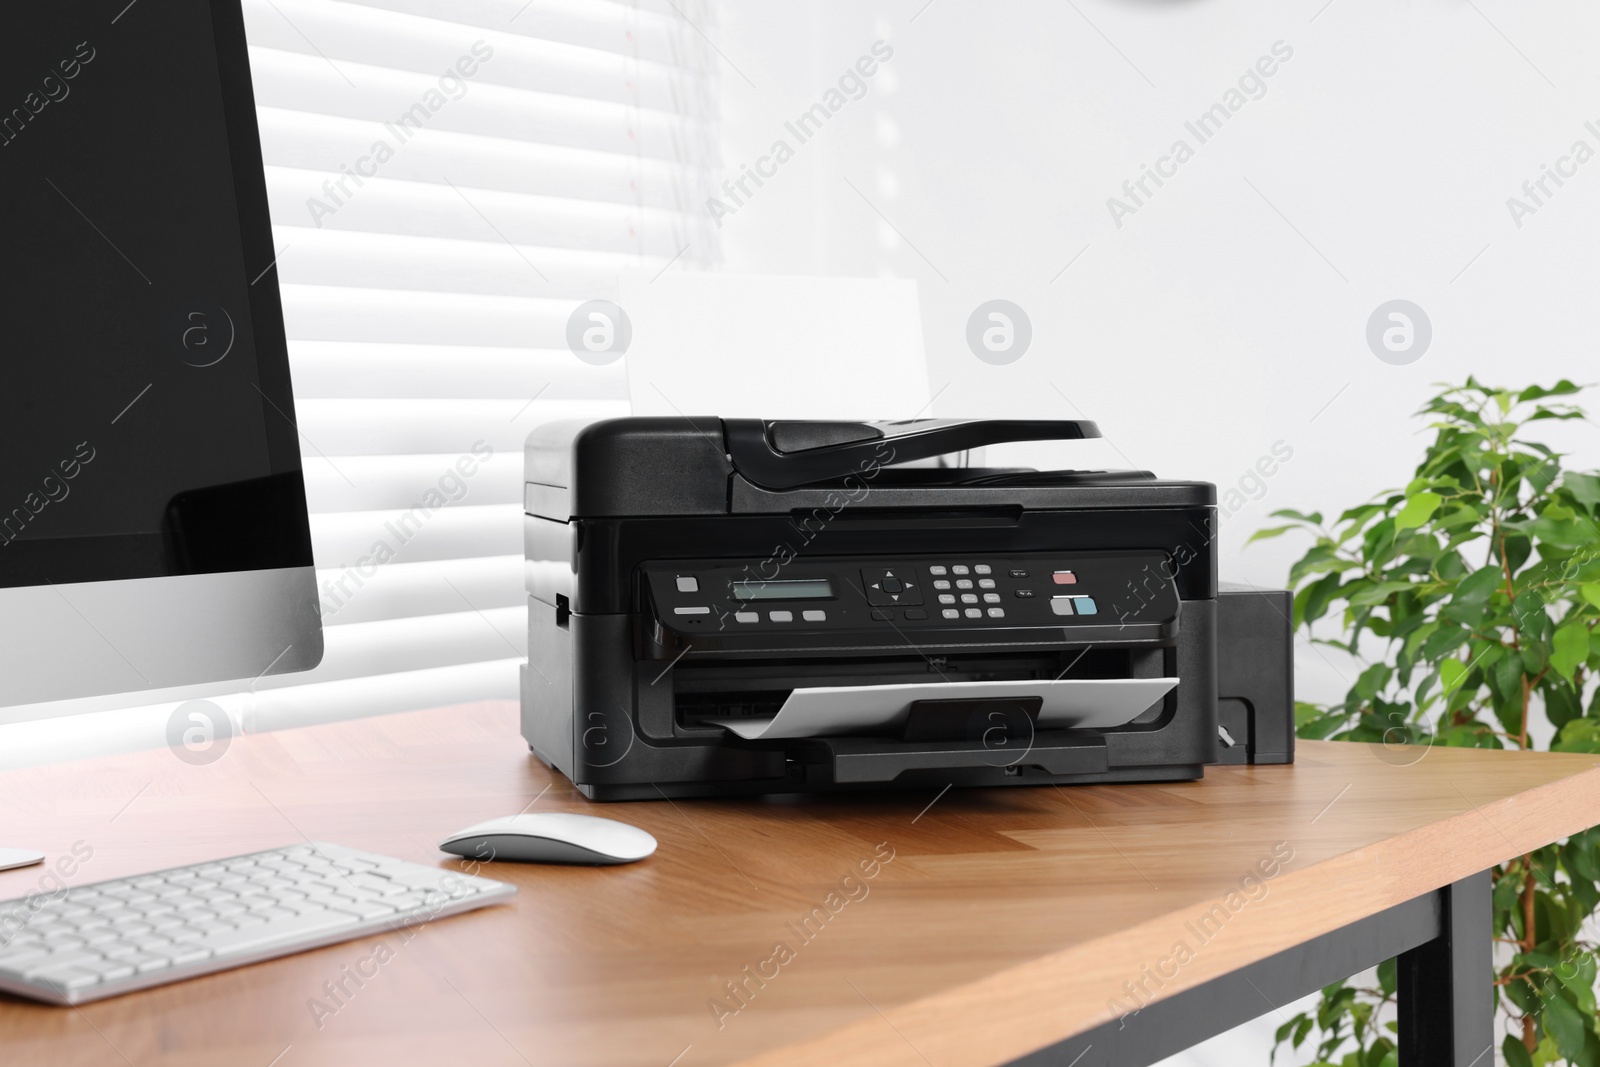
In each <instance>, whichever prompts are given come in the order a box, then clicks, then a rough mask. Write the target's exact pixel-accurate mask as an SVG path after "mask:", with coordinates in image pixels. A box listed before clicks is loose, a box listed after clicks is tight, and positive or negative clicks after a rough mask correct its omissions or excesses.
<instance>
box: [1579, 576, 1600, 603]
mask: <svg viewBox="0 0 1600 1067" xmlns="http://www.w3.org/2000/svg"><path fill="white" fill-rule="evenodd" d="M1578 593H1579V594H1580V595H1581V596H1582V597H1583V599H1585V600H1587V601H1588V602H1589V603H1591V604H1593V605H1594V606H1595V607H1597V608H1600V582H1584V583H1583V584H1582V585H1580V586H1578Z"/></svg>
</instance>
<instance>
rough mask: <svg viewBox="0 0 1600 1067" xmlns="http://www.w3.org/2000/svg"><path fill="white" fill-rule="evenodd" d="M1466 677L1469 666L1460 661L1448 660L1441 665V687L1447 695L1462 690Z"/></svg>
mask: <svg viewBox="0 0 1600 1067" xmlns="http://www.w3.org/2000/svg"><path fill="white" fill-rule="evenodd" d="M1466 677H1467V665H1466V664H1465V663H1462V662H1461V661H1460V660H1458V659H1447V660H1445V661H1444V662H1442V663H1440V664H1439V687H1440V688H1441V689H1442V690H1444V692H1445V694H1446V695H1448V694H1450V693H1451V692H1453V691H1454V690H1456V689H1459V688H1461V683H1462V682H1463V681H1465V680H1466Z"/></svg>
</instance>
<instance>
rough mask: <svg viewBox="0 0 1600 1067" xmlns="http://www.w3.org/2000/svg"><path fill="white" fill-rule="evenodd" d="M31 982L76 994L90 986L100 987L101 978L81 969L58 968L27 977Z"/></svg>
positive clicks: (92, 972)
mask: <svg viewBox="0 0 1600 1067" xmlns="http://www.w3.org/2000/svg"><path fill="white" fill-rule="evenodd" d="M24 977H25V978H27V979H28V980H29V981H33V982H38V983H39V984H41V985H45V986H49V987H50V988H52V989H57V990H60V991H61V992H63V993H74V992H77V991H78V990H80V989H87V988H88V987H89V986H92V985H98V984H99V983H100V976H99V975H98V974H96V973H95V972H94V971H86V970H84V969H83V968H81V967H56V968H52V969H50V970H45V971H38V972H36V973H34V974H29V975H25V976H24Z"/></svg>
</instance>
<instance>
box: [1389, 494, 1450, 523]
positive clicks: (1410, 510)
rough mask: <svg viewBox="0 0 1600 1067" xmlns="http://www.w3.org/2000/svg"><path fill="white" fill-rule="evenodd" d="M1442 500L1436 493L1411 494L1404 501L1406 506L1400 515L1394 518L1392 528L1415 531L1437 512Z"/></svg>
mask: <svg viewBox="0 0 1600 1067" xmlns="http://www.w3.org/2000/svg"><path fill="white" fill-rule="evenodd" d="M1443 499H1444V498H1443V497H1441V496H1440V495H1439V494H1438V493H1427V492H1424V493H1416V494H1413V495H1412V496H1411V497H1410V498H1409V499H1408V500H1407V501H1406V506H1405V507H1403V508H1401V509H1400V514H1399V515H1396V516H1395V520H1394V528H1395V529H1396V530H1414V529H1416V528H1417V527H1418V526H1421V525H1422V524H1423V523H1425V522H1427V521H1428V520H1429V519H1430V518H1432V517H1433V513H1434V512H1435V511H1438V510H1439V502H1440V501H1441V500H1443Z"/></svg>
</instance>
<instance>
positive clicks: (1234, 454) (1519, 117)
mask: <svg viewBox="0 0 1600 1067" xmlns="http://www.w3.org/2000/svg"><path fill="white" fill-rule="evenodd" d="M913 17H914V21H913ZM880 38H881V39H883V40H886V41H887V42H889V43H890V44H891V45H892V47H893V48H894V56H893V58H892V60H890V61H889V62H888V63H886V64H884V66H883V68H882V70H881V71H880V72H879V73H878V74H876V75H874V77H873V78H872V79H871V81H870V83H869V86H868V89H867V92H866V95H865V96H864V97H863V98H862V99H859V100H852V101H851V102H849V103H848V104H846V105H845V106H844V107H843V108H841V109H840V111H839V112H838V114H837V115H835V116H834V117H833V118H831V119H830V120H829V122H828V123H827V125H826V126H825V127H824V128H823V130H822V131H821V132H820V133H819V134H818V135H817V136H816V137H815V138H813V139H812V140H810V141H808V142H806V143H805V144H796V143H795V139H794V138H793V136H792V135H786V133H785V130H784V128H783V122H784V120H786V119H791V118H793V117H794V116H795V115H798V114H799V113H800V112H801V111H803V110H804V109H805V108H806V107H808V106H809V105H810V104H811V103H812V102H814V101H816V100H818V99H819V98H820V97H821V96H822V94H823V92H824V91H825V90H826V89H827V88H828V87H829V86H830V85H832V84H833V82H834V79H835V78H837V76H838V74H839V72H841V71H843V70H844V69H845V68H846V67H847V66H848V65H850V64H851V63H853V62H854V61H855V59H856V57H858V56H860V55H863V54H866V53H867V52H868V51H869V48H870V46H871V44H872V42H873V41H874V40H876V39H880ZM717 40H718V46H719V48H720V50H721V51H722V53H723V54H724V55H725V57H726V60H727V63H726V65H725V66H724V67H723V71H722V79H723V80H722V91H723V96H724V128H723V138H722V140H723V153H724V163H725V164H726V165H727V166H728V168H729V169H730V170H733V171H735V172H737V170H738V166H739V164H740V163H741V162H745V163H752V164H753V163H754V162H755V161H756V160H757V159H758V157H760V156H761V155H763V154H764V153H766V152H767V151H768V149H769V146H770V145H771V143H772V141H773V140H774V139H775V138H779V137H786V139H788V140H789V141H790V143H791V146H792V147H794V148H795V155H794V158H793V159H792V160H790V161H788V162H786V163H784V164H783V165H782V166H781V167H779V168H778V173H777V175H776V176H775V177H773V178H771V179H770V180H768V181H767V182H766V184H765V185H763V186H762V187H761V188H760V189H759V190H756V191H755V195H753V196H751V197H749V199H748V200H747V202H746V203H745V204H744V205H743V206H741V207H738V208H737V210H736V211H735V212H734V213H733V214H731V215H728V216H726V217H724V218H723V219H722V226H721V229H720V236H721V239H722V242H723V248H724V252H725V254H726V257H727V269H730V270H736V271H749V272H772V273H819V274H846V275H849V274H854V275H876V274H889V275H894V276H899V277H910V278H915V279H917V281H918V282H919V286H920V291H921V298H922V307H923V332H924V335H925V338H926V341H927V345H928V349H929V358H930V362H931V378H932V385H933V388H934V390H936V391H937V390H939V389H940V388H941V386H945V385H946V384H947V383H948V388H947V389H945V391H944V392H943V393H942V394H940V397H939V400H938V401H937V403H936V404H935V408H934V410H935V413H936V414H938V415H940V416H955V415H999V414H1029V415H1036V416H1044V417H1074V416H1076V415H1078V414H1079V413H1080V412H1081V413H1082V414H1083V415H1084V416H1086V417H1089V418H1093V419H1095V420H1097V421H1098V422H1099V423H1100V425H1101V427H1102V428H1103V430H1104V431H1105V433H1106V435H1107V438H1108V442H1107V443H1102V444H1101V445H1098V446H1088V447H1085V448H1083V449H1082V450H1081V452H1075V453H1072V454H1070V455H1069V456H1064V455H1063V454H1061V453H1057V454H1056V458H1057V460H1058V461H1059V462H1060V463H1061V464H1062V465H1099V464H1100V463H1107V464H1110V465H1116V466H1127V465H1129V463H1131V464H1134V465H1137V466H1140V467H1144V468H1148V469H1151V470H1154V471H1156V472H1157V473H1158V474H1161V475H1164V476H1171V477H1190V478H1203V479H1207V480H1211V481H1214V482H1217V483H1218V484H1219V486H1227V485H1229V484H1236V483H1237V482H1238V481H1239V479H1240V478H1241V477H1243V476H1245V475H1246V474H1247V472H1248V471H1249V470H1250V469H1251V468H1252V466H1253V465H1254V464H1255V463H1256V461H1257V459H1258V458H1259V457H1261V456H1262V455H1264V454H1266V453H1268V452H1269V451H1270V450H1271V448H1272V446H1273V445H1274V443H1275V442H1280V441H1281V442H1284V443H1285V444H1286V445H1287V446H1288V447H1289V448H1291V449H1292V450H1293V456H1292V458H1291V459H1290V460H1289V461H1288V462H1286V463H1284V464H1282V466H1281V468H1280V469H1279V470H1278V471H1277V472H1276V473H1275V474H1274V475H1273V476H1272V477H1271V478H1270V479H1268V480H1267V482H1266V489H1265V492H1264V494H1262V495H1261V498H1260V499H1256V500H1252V501H1250V502H1249V503H1247V504H1246V505H1245V506H1244V507H1242V508H1240V509H1239V510H1238V512H1237V513H1236V514H1234V515H1233V516H1231V517H1230V518H1229V519H1228V521H1226V522H1225V523H1224V527H1223V534H1222V540H1221V552H1222V558H1223V570H1224V574H1225V576H1231V577H1236V578H1243V579H1247V580H1250V581H1253V582H1256V583H1260V584H1266V585H1270V584H1276V583H1281V582H1282V580H1283V578H1284V575H1285V572H1286V570H1287V566H1288V563H1289V561H1290V560H1291V559H1293V558H1294V556H1295V554H1296V550H1297V548H1299V547H1301V546H1300V545H1299V544H1297V543H1296V542H1294V541H1291V540H1282V541H1274V542H1267V543H1265V544H1259V545H1257V546H1255V547H1253V548H1251V549H1249V550H1248V551H1245V550H1243V547H1242V546H1243V543H1244V540H1245V538H1246V537H1247V536H1248V535H1249V533H1250V532H1251V531H1253V530H1254V529H1256V528H1258V527H1259V526H1262V525H1265V524H1267V515H1268V512H1270V511H1271V510H1272V509H1274V508H1278V507H1296V508H1302V509H1311V508H1322V509H1324V510H1329V509H1332V510H1338V509H1340V508H1342V507H1344V506H1347V505H1349V504H1352V503H1355V502H1358V501H1361V500H1363V499H1365V498H1367V497H1368V496H1370V495H1372V494H1373V493H1375V492H1378V491H1380V490H1383V489H1385V488H1389V487H1396V486H1401V485H1403V484H1404V483H1405V482H1406V481H1407V480H1408V479H1409V477H1410V472H1411V469H1412V466H1413V464H1414V462H1415V458H1416V456H1417V453H1418V451H1419V449H1420V448H1421V446H1422V439H1421V437H1419V432H1420V430H1421V427H1420V424H1419V423H1417V422H1416V421H1415V420H1413V419H1411V418H1410V414H1411V413H1412V412H1413V411H1414V410H1415V409H1416V408H1417V406H1418V405H1419V404H1420V403H1421V401H1422V400H1423V399H1424V398H1425V397H1426V396H1427V395H1428V394H1429V388H1430V384H1431V383H1433V382H1437V381H1440V380H1450V381H1460V380H1462V379H1464V378H1465V377H1466V376H1467V375H1468V374H1474V375H1477V376H1479V377H1480V378H1482V379H1485V380H1487V381H1489V382H1492V383H1498V384H1504V385H1508V386H1521V385H1524V384H1528V383H1531V382H1549V381H1553V380H1555V379H1556V378H1559V377H1571V378H1574V379H1577V380H1584V379H1591V380H1592V379H1595V378H1596V377H1597V374H1596V371H1597V369H1600V361H1597V359H1596V356H1595V339H1594V325H1593V321H1592V320H1593V311H1594V308H1595V306H1596V301H1595V298H1594V284H1595V273H1594V271H1593V269H1592V266H1591V265H1592V264H1593V262H1594V259H1595V256H1596V247H1597V246H1596V241H1597V237H1600V227H1597V225H1596V224H1597V222H1600V159H1596V160H1591V161H1589V162H1588V163H1587V164H1586V165H1584V166H1582V167H1579V168H1578V170H1577V173H1576V175H1575V176H1573V177H1570V178H1566V179H1565V185H1564V186H1562V187H1561V188H1559V189H1557V188H1556V187H1555V186H1554V185H1553V184H1551V185H1549V186H1548V188H1549V189H1550V190H1551V191H1552V192H1553V195H1551V196H1549V197H1548V198H1545V204H1544V206H1542V207H1540V208H1539V209H1538V210H1537V212H1536V213H1534V214H1531V215H1528V216H1526V217H1524V218H1523V219H1522V220H1521V221H1522V225H1521V226H1520V227H1519V226H1518V225H1517V224H1516V222H1515V221H1514V220H1513V218H1512V216H1511V213H1510V212H1509V210H1508V207H1507V198H1508V197H1511V196H1513V195H1519V196H1520V195H1523V194H1522V192H1521V186H1522V183H1523V182H1524V180H1526V179H1529V178H1537V177H1539V176H1540V173H1541V165H1542V164H1549V165H1551V166H1554V165H1556V163H1557V161H1558V159H1559V158H1560V157H1563V156H1565V155H1566V154H1567V153H1568V152H1569V151H1570V150H1571V148H1572V146H1573V143H1574V142H1575V141H1578V140H1583V141H1585V142H1587V144H1588V146H1589V147H1590V148H1591V149H1594V150H1596V151H1600V132H1597V131H1600V85H1597V80H1600V63H1597V62H1596V59H1597V55H1596V53H1597V52H1600V48H1597V44H1600V10H1597V9H1596V8H1595V7H1594V6H1593V5H1588V4H1581V3H1577V2H1570V0H1569V2H1561V3H1551V4H1541V5H1536V6H1530V5H1519V4H1514V3H1511V2H1509V0H1472V2H1462V0H1409V2H1403V3H1397V2H1395V0H1384V2H1380V0H1332V3H1327V2H1326V0H1296V2H1293V3H1285V2H1283V0H1277V2H1268V0H1235V2H1233V3H1227V4H1224V3H1221V2H1219V0H1210V2H1204V0H1187V2H1184V0H1073V3H1071V4H1066V3H1061V2H1060V0H1007V2H1005V3H986V4H978V3H972V2H967V0H932V3H926V4H925V0H905V2H895V3H875V4H868V3H859V2H845V0H829V2H823V3H807V4H803V5H800V4H786V5H777V4H772V3H770V0H725V2H724V4H723V7H722V15H721V25H720V29H719V33H718V36H717ZM1280 41H1281V42H1283V46H1280V48H1279V51H1280V52H1282V51H1283V50H1284V46H1287V48H1289V49H1292V50H1293V54H1292V56H1291V57H1290V58H1289V59H1287V60H1286V61H1282V62H1280V63H1279V64H1278V65H1277V69H1276V71H1275V73H1274V74H1273V75H1272V77H1271V78H1270V79H1266V81H1265V86H1266V89H1265V93H1264V95H1262V96H1261V97H1260V98H1259V99H1251V100H1249V101H1248V102H1246V103H1245V104H1244V106H1243V107H1242V108H1240V110H1239V111H1238V112H1237V113H1236V114H1232V115H1231V117H1230V118H1229V119H1228V121H1227V122H1226V124H1225V125H1224V126H1223V128H1222V129H1221V130H1220V132H1218V133H1217V134H1216V135H1215V136H1214V137H1213V138H1212V139H1210V140H1209V141H1207V142H1206V143H1203V144H1202V143H1199V142H1198V141H1197V139H1196V138H1195V137H1194V136H1193V134H1192V133H1190V132H1189V131H1187V130H1186V129H1185V126H1184V124H1185V122H1186V121H1191V120H1193V119H1195V118H1196V117H1197V116H1199V115H1200V114H1201V113H1202V112H1203V111H1205V110H1206V109H1207V108H1208V107H1209V106H1210V105H1212V104H1214V103H1217V102H1219V101H1221V100H1222V99H1223V97H1224V93H1225V92H1226V90H1228V89H1229V88H1230V87H1234V86H1235V85H1236V84H1237V81H1238V78H1239V77H1240V75H1241V74H1242V73H1244V72H1245V71H1246V70H1247V69H1249V68H1250V67H1252V65H1253V64H1255V63H1256V61H1257V59H1258V57H1262V56H1266V55H1270V54H1271V53H1272V49H1273V46H1274V44H1275V42H1280ZM1588 120H1596V130H1595V131H1591V130H1588V129H1585V125H1584V124H1585V122H1586V121H1588ZM1178 138H1182V139H1184V140H1186V141H1187V142H1188V143H1189V145H1190V147H1191V148H1193V149H1194V155H1193V158H1192V159H1189V160H1188V161H1187V162H1185V163H1183V164H1182V165H1181V166H1180V167H1178V168H1177V174H1176V176H1175V177H1172V178H1170V179H1168V180H1167V181H1166V184H1165V185H1164V186H1163V187H1161V188H1159V189H1155V188H1154V187H1153V186H1151V188H1152V190H1153V192H1154V195H1153V196H1151V197H1149V198H1148V199H1147V201H1146V203H1145V204H1144V205H1143V206H1140V207H1138V209H1137V210H1136V212H1135V213H1134V214H1132V215H1131V216H1128V217H1125V218H1123V219H1122V225H1121V226H1120V228H1119V227H1118V226H1117V225H1115V224H1114V222H1113V220H1112V217H1111V214H1110V212H1109V211H1108V207H1107V198H1108V197H1110V196H1113V195H1118V196H1121V195H1122V192H1121V187H1122V184H1123V182H1124V181H1125V180H1127V179H1130V178H1137V177H1138V176H1139V175H1140V172H1141V165H1152V166H1153V165H1154V164H1155V163H1156V162H1157V160H1158V158H1159V157H1161V156H1163V155H1165V154H1167V152H1168V151H1169V149H1170V148H1171V146H1172V144H1173V142H1174V141H1175V140H1176V139H1178ZM769 169H770V167H769ZM1569 169H1570V167H1569ZM886 220H887V221H886ZM1074 257H1077V258H1076V259H1075V260H1074ZM1069 262H1071V263H1072V265H1071V266H1070V268H1068V269H1066V270H1065V271H1064V272H1063V270H1062V268H1063V267H1064V266H1066V265H1067V264H1068V263H1069ZM996 297H999V298H1005V299H1009V300H1011V301H1014V302H1015V303H1017V304H1019V305H1020V306H1022V307H1023V308H1024V310H1025V311H1026V312H1027V314H1028V316H1029V317H1030V319H1031V320H1032V324H1033V329H1034V339H1033V342H1032V346H1031V348H1030V349H1029V351H1028V352H1027V353H1026V354H1025V355H1024V356H1023V358H1022V359H1020V360H1019V361H1017V362H1016V363H1013V364H1010V365H1007V366H991V365H989V364H986V363H983V362H981V361H979V360H978V359H977V358H975V357H974V356H973V355H972V354H971V353H970V352H969V351H968V350H967V348H966V345H965V341H964V337H963V330H964V326H965V322H966V319H967V316H968V315H969V313H970V312H971V311H972V310H973V308H974V307H976V305H977V304H978V303H980V302H981V301H984V300H987V299H991V298H996ZM1395 298H1403V299H1407V300H1410V301H1413V302H1415V303H1416V304H1418V305H1420V306H1421V307H1422V308H1423V309H1424V311H1425V312H1426V313H1427V315H1428V317H1429V318H1430V320H1431V322H1432V327H1433V340H1432V343H1431V347H1430V348H1429V349H1428V351H1427V352H1426V353H1425V354H1424V355H1423V357H1422V358H1421V359H1420V360H1418V361H1417V362H1415V363H1413V364H1411V365H1408V366H1393V365H1389V364H1387V363H1384V362H1381V361H1380V360H1379V359H1378V358H1376V356H1375V355H1374V354H1373V352H1372V351H1370V350H1369V348H1368V346H1367V343H1366V339H1365V332H1366V323H1367V320H1368V317H1369V316H1370V315H1371V313H1372V312H1373V311H1374V309H1375V308H1377V306H1378V305H1379V304H1381V303H1383V302H1385V301H1388V300H1391V299H1395ZM895 399H896V398H894V397H886V398H885V404H884V409H883V411H884V415H885V416H888V417H893V416H905V415H910V414H911V413H912V412H911V411H904V410H899V409H898V408H897V407H896V406H895ZM1590 403H1591V405H1595V406H1600V397H1591V398H1590ZM1548 439H1549V440H1550V441H1551V442H1552V443H1553V444H1555V445H1556V446H1557V447H1560V448H1564V449H1567V450H1570V451H1571V452H1572V453H1573V455H1572V457H1571V462H1574V463H1581V464H1585V465H1588V466H1590V467H1593V466H1600V435H1597V433H1596V431H1595V430H1594V429H1593V428H1586V427H1572V426H1553V427H1552V428H1551V429H1550V431H1549V434H1548ZM1083 454H1087V455H1088V456H1089V458H1088V459H1080V456H1081V455H1083ZM1124 457H1125V458H1124ZM1045 458H1046V459H1048V458H1049V457H1045ZM1344 684H1345V683H1344V681H1343V679H1342V678H1341V677H1340V671H1339V670H1338V669H1337V668H1336V666H1330V665H1328V664H1326V663H1324V662H1323V661H1322V660H1321V659H1320V658H1319V657H1316V656H1312V655H1309V654H1302V655H1301V656H1300V671H1299V686H1300V689H1301V692H1302V694H1303V695H1305V696H1307V697H1309V698H1311V699H1329V698H1333V697H1335V696H1337V695H1341V694H1342V691H1343V687H1344ZM1279 1021H1281V1019H1279V1018H1277V1017H1270V1018H1269V1019H1267V1020H1265V1021H1264V1022H1263V1024H1261V1025H1259V1026H1257V1027H1255V1028H1254V1030H1253V1031H1252V1032H1251V1034H1250V1035H1248V1036H1245V1037H1237V1038H1235V1041H1238V1042H1243V1043H1242V1044H1238V1043H1234V1044H1226V1047H1225V1048H1224V1047H1222V1046H1218V1047H1217V1048H1216V1049H1214V1050H1213V1056H1212V1059H1210V1060H1207V1059H1206V1058H1204V1056H1203V1055H1200V1054H1197V1055H1196V1056H1194V1057H1191V1058H1189V1059H1186V1060H1183V1061H1182V1062H1185V1063H1190V1064H1199V1063H1202V1062H1230V1063H1246V1062H1264V1059H1265V1057H1264V1054H1262V1053H1261V1052H1260V1051H1259V1050H1261V1049H1263V1048H1264V1047H1265V1044H1264V1041H1265V1040H1266V1039H1265V1038H1263V1034H1266V1035H1267V1036H1268V1037H1270V1029H1271V1028H1272V1027H1273V1026H1275V1025H1276V1024H1277V1022H1279Z"/></svg>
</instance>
